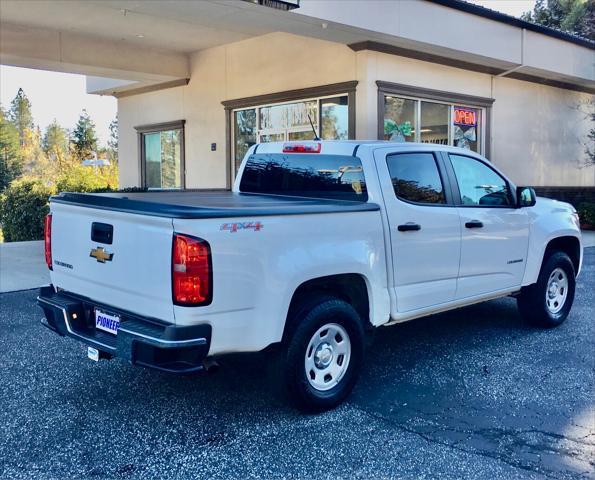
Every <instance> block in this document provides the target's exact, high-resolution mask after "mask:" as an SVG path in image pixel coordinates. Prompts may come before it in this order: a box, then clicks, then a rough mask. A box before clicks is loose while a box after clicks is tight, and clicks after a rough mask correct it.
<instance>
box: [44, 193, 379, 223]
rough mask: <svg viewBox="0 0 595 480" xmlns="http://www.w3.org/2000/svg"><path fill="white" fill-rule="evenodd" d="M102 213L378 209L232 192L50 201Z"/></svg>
mask: <svg viewBox="0 0 595 480" xmlns="http://www.w3.org/2000/svg"><path fill="white" fill-rule="evenodd" d="M50 200H51V201H52V202H54V203H65V204H69V205H78V206H83V207H89V208H98V209H101V210H114V211H118V212H129V213H134V214H137V215H150V216H155V217H168V218H230V217H256V216H265V215H305V214H315V213H344V212H365V211H376V210H380V207H379V206H378V205H377V204H375V203H367V202H352V201H347V200H330V199H320V198H307V197H289V196H281V195H261V194H252V193H235V192H231V191H221V190H220V191H208V190H206V191H181V192H131V193H128V192H127V193H67V192H66V193H61V194H59V195H56V196H53V197H51V199H50Z"/></svg>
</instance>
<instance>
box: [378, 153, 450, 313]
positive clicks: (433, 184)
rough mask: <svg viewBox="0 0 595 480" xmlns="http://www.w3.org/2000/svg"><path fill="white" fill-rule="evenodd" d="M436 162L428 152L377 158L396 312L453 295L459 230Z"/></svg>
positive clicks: (443, 299)
mask: <svg viewBox="0 0 595 480" xmlns="http://www.w3.org/2000/svg"><path fill="white" fill-rule="evenodd" d="M384 152H386V151H384ZM440 162H441V159H440V158H439V157H438V156H437V155H436V154H435V153H432V152H417V153H409V152H407V153H395V154H388V155H387V154H386V153H381V152H378V153H377V154H376V164H377V168H378V172H379V175H380V181H381V183H382V191H383V195H384V202H385V206H386V212H387V216H388V223H389V227H390V239H391V248H392V257H393V277H394V285H393V288H394V291H395V295H396V299H397V310H398V312H399V313H401V312H410V311H414V310H418V309H422V308H426V307H432V306H435V305H439V304H441V303H445V302H449V301H451V300H453V299H454V296H455V291H456V282H457V274H458V270H459V255H460V239H461V227H460V222H459V213H458V211H457V208H456V207H455V206H453V205H449V197H450V194H448V195H447V192H446V191H445V187H444V182H443V179H442V178H443V176H444V171H443V170H442V171H441V169H440V168H439V164H440Z"/></svg>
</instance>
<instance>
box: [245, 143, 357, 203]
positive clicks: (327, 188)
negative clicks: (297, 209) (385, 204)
mask: <svg viewBox="0 0 595 480" xmlns="http://www.w3.org/2000/svg"><path fill="white" fill-rule="evenodd" d="M240 191H241V192H250V193H268V194H274V195H292V196H297V197H317V198H332V199H337V200H352V201H358V202H365V201H367V200H368V192H367V191H366V181H365V178H364V171H363V168H362V163H361V161H360V159H359V158H357V157H349V156H346V155H324V154H322V155H321V154H308V153H306V154H296V153H291V154H281V153H268V154H256V155H251V156H250V157H249V158H248V161H247V162H246V167H245V168H244V173H243V174H242V180H241V182H240Z"/></svg>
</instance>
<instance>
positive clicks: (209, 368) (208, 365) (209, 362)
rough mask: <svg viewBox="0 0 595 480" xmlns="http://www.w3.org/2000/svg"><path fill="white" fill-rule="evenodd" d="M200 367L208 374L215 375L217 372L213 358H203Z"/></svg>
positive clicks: (216, 363) (216, 365) (217, 367)
mask: <svg viewBox="0 0 595 480" xmlns="http://www.w3.org/2000/svg"><path fill="white" fill-rule="evenodd" d="M202 366H203V367H204V369H205V372H207V373H208V374H212V373H216V372H217V370H219V363H218V362H217V360H215V359H213V358H205V359H204V361H203V362H202Z"/></svg>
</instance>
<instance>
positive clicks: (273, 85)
mask: <svg viewBox="0 0 595 480" xmlns="http://www.w3.org/2000/svg"><path fill="white" fill-rule="evenodd" d="M356 69H357V68H356V57H355V53H354V52H353V51H352V50H351V49H349V48H348V47H346V46H345V45H340V44H336V43H331V42H325V41H320V40H315V39H311V38H307V37H300V36H296V35H290V34H284V33H273V34H270V35H264V36H262V37H257V38H252V39H249V40H244V41H241V42H237V43H232V44H228V45H224V46H221V47H216V48H212V49H208V50H204V51H201V52H197V53H195V54H193V55H192V56H191V80H190V83H189V84H188V85H187V86H185V87H176V88H172V89H169V90H163V91H158V92H151V93H146V94H142V95H135V96H131V97H124V98H121V99H119V100H118V120H119V129H120V132H119V135H120V137H119V139H120V140H119V150H120V159H121V160H120V163H121V170H120V171H121V173H120V184H121V185H122V186H135V185H139V182H140V178H139V167H138V150H137V149H138V146H137V142H138V139H137V137H136V131H135V130H134V126H136V125H142V124H150V123H160V122H166V121H169V120H180V119H185V120H186V136H185V140H186V187H187V188H224V187H225V186H226V161H227V159H226V153H225V148H226V145H225V112H224V109H223V106H222V105H221V102H222V101H223V100H230V99H236V98H243V97H250V96H254V95H261V94H267V93H274V92H281V91H285V90H293V89H298V88H307V87H316V86H319V85H326V84H331V83H338V82H344V81H348V80H353V79H354V78H356ZM211 143H217V150H216V151H214V152H213V151H211Z"/></svg>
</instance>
